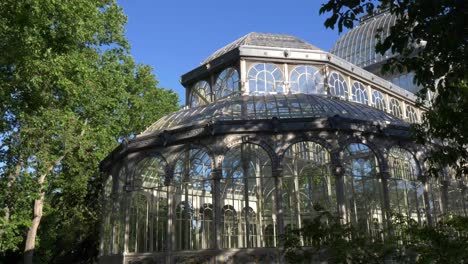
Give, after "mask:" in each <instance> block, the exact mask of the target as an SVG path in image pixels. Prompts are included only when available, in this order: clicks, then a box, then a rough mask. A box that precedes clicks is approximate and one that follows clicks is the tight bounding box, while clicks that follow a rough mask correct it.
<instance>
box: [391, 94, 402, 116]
mask: <svg viewBox="0 0 468 264" xmlns="http://www.w3.org/2000/svg"><path fill="white" fill-rule="evenodd" d="M389 107H390V114H392V115H394V116H396V117H398V118H403V114H402V112H401V106H400V102H399V101H398V100H397V99H395V98H392V99H390V106H389Z"/></svg>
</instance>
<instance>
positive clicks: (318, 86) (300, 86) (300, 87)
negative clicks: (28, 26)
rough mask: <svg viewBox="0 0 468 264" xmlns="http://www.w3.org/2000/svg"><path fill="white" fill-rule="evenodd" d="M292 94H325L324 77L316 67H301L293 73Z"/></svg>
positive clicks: (291, 80) (296, 68)
mask: <svg viewBox="0 0 468 264" xmlns="http://www.w3.org/2000/svg"><path fill="white" fill-rule="evenodd" d="M290 82H291V88H290V92H291V93H304V94H324V93H325V89H324V88H323V77H322V74H320V72H319V70H318V69H317V68H315V67H314V66H306V65H301V66H297V67H295V68H294V70H293V71H292V72H291V77H290Z"/></svg>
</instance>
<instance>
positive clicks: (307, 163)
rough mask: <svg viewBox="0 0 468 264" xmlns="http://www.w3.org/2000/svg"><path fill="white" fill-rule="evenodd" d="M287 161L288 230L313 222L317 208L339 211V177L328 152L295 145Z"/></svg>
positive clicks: (285, 208)
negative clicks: (331, 166)
mask: <svg viewBox="0 0 468 264" xmlns="http://www.w3.org/2000/svg"><path fill="white" fill-rule="evenodd" d="M283 159H284V160H283V164H284V165H283V173H284V176H283V177H284V178H283V197H282V198H283V211H284V213H283V216H284V224H285V226H286V227H288V228H302V226H303V225H304V223H305V222H308V221H312V220H313V218H314V217H315V216H316V213H315V212H316V211H315V210H314V207H315V206H321V207H322V208H325V209H327V210H328V211H330V212H334V211H336V190H335V186H336V185H335V177H334V176H333V175H332V174H331V172H330V167H329V165H330V155H329V153H328V151H327V150H326V149H325V148H323V147H322V146H321V145H319V144H317V143H314V142H310V141H303V142H299V143H295V144H293V145H292V146H290V147H289V148H288V149H287V150H286V152H285V154H284V158H283ZM307 242H308V241H305V244H306V245H308V243H307ZM309 242H310V241H309Z"/></svg>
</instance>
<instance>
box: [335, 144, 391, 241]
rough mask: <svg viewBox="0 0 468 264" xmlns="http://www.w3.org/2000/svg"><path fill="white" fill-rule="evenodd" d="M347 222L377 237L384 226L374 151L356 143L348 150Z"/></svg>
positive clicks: (345, 176) (345, 179)
mask: <svg viewBox="0 0 468 264" xmlns="http://www.w3.org/2000/svg"><path fill="white" fill-rule="evenodd" d="M343 164H344V166H345V175H344V190H345V193H344V197H345V199H344V200H345V203H346V204H345V207H346V218H347V219H346V220H347V222H349V223H352V224H354V225H355V226H356V227H357V228H359V229H360V230H363V231H366V232H369V233H371V234H376V232H377V230H379V229H380V227H381V224H382V223H383V217H384V216H383V208H384V207H383V202H382V201H383V199H382V193H383V192H382V183H381V180H380V178H379V177H378V172H379V170H378V163H377V158H376V157H375V155H374V153H373V152H372V150H371V149H370V148H369V147H368V146H366V145H364V144H360V143H353V144H350V145H348V146H347V147H346V149H345V150H344V156H343Z"/></svg>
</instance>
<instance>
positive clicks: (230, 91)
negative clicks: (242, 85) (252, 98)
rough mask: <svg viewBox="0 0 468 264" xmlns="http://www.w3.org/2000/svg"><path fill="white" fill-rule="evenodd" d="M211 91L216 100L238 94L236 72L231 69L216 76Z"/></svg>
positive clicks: (237, 74) (237, 75)
mask: <svg viewBox="0 0 468 264" xmlns="http://www.w3.org/2000/svg"><path fill="white" fill-rule="evenodd" d="M213 90H214V91H213V92H214V95H215V99H216V100H219V99H221V98H224V97H228V96H231V95H234V94H236V93H239V73H238V72H237V70H236V69H234V68H232V67H230V68H227V69H225V70H223V71H222V72H221V73H220V74H219V75H218V78H217V79H216V83H215V85H214V89H213Z"/></svg>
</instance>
